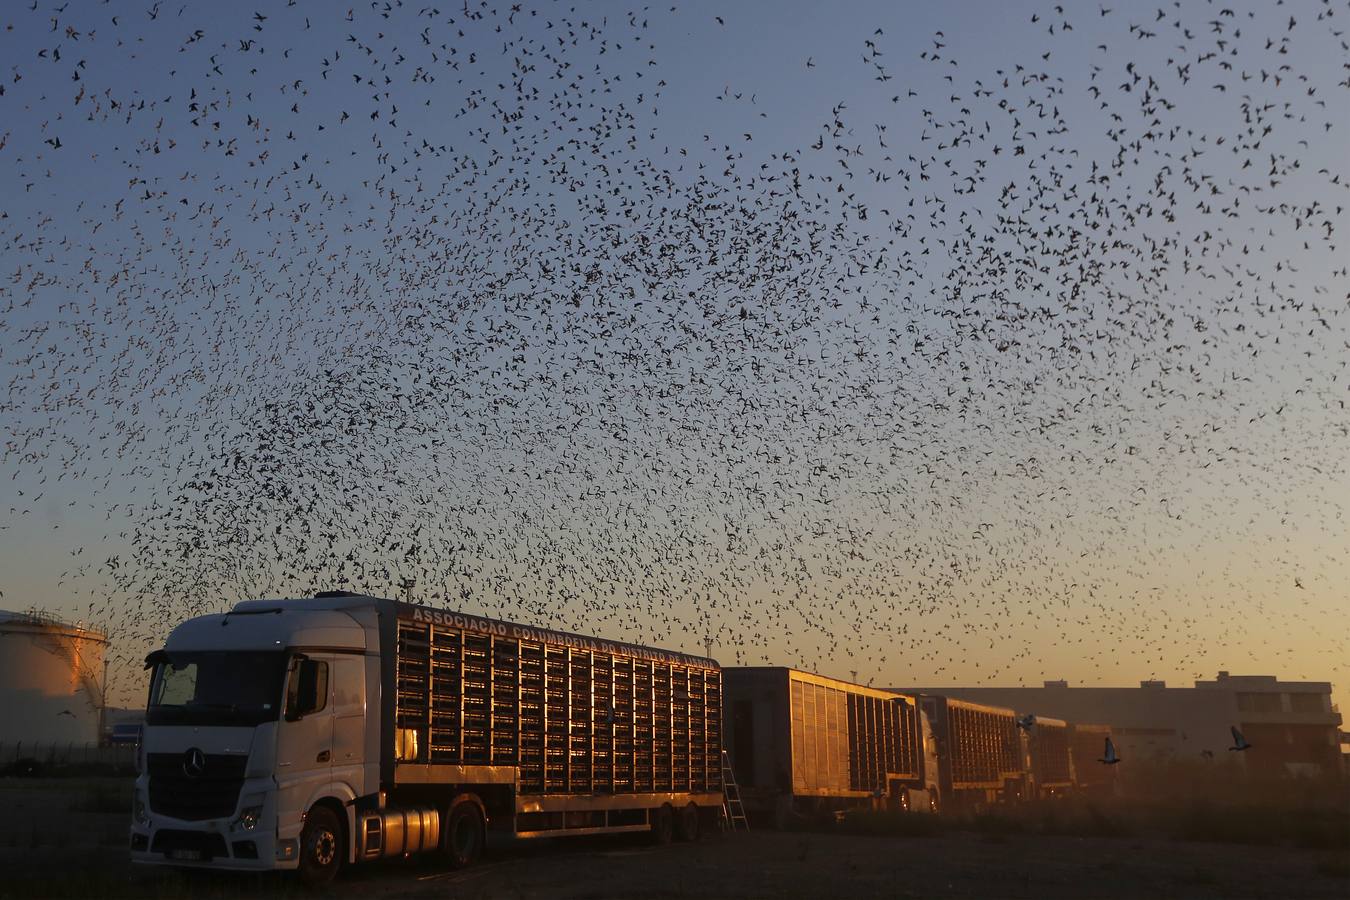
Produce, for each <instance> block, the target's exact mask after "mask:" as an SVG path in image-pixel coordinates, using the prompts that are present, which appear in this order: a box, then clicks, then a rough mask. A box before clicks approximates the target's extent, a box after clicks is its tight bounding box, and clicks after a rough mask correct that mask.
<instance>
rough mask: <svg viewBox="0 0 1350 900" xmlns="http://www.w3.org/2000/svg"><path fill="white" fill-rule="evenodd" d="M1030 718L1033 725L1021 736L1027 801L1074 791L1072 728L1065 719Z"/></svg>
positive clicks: (1024, 730)
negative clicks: (1071, 750)
mask: <svg viewBox="0 0 1350 900" xmlns="http://www.w3.org/2000/svg"><path fill="white" fill-rule="evenodd" d="M1028 719H1029V720H1030V724H1029V725H1028V727H1026V728H1024V729H1023V730H1022V735H1021V736H1022V748H1023V751H1024V753H1025V770H1026V773H1027V796H1026V798H1025V799H1033V798H1037V797H1057V796H1062V795H1064V794H1068V793H1070V792H1072V791H1073V789H1074V769H1075V760H1074V759H1073V754H1072V753H1071V752H1070V728H1071V726H1070V725H1069V723H1067V722H1065V721H1064V720H1063V719H1051V718H1047V717H1045V716H1030V717H1028Z"/></svg>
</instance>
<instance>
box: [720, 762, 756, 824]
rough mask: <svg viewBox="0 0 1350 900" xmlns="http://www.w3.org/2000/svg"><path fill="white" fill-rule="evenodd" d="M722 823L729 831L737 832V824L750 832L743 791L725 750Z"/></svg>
mask: <svg viewBox="0 0 1350 900" xmlns="http://www.w3.org/2000/svg"><path fill="white" fill-rule="evenodd" d="M722 823H723V826H724V827H725V828H726V829H727V830H728V831H735V830H736V828H737V823H739V827H741V828H743V829H744V830H746V831H749V830H750V821H749V820H748V819H747V818H746V817H745V806H744V805H743V804H742V803H741V789H740V786H739V785H737V784H736V773H735V772H734V771H733V770H732V768H731V759H730V757H728V756H727V751H725V750H723V751H722Z"/></svg>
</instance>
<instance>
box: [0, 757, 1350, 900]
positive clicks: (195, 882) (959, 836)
mask: <svg viewBox="0 0 1350 900" xmlns="http://www.w3.org/2000/svg"><path fill="white" fill-rule="evenodd" d="M5 781H9V780H5ZM90 796H91V795H90V792H89V787H88V786H87V785H85V786H83V787H80V786H76V785H69V786H65V787H64V788H63V787H62V786H57V787H56V788H52V787H51V786H48V787H46V788H44V789H42V790H35V789H33V788H32V787H28V788H23V789H19V788H16V787H15V786H14V783H13V782H10V783H9V784H3V783H0V804H3V806H4V808H5V811H6V813H7V815H5V816H3V817H0V823H3V824H0V873H3V874H2V875H0V897H3V898H8V897H16V898H18V897H94V896H98V897H194V898H198V897H199V898H233V897H249V898H265V897H283V896H286V897H298V896H305V895H306V892H305V891H303V890H301V889H300V887H299V885H298V884H297V883H296V882H295V881H294V880H293V879H290V878H285V877H280V876H275V875H268V876H240V875H229V874H223V873H222V874H217V873H190V874H183V873H179V872H176V871H173V870H167V869H143V868H139V867H132V866H131V865H130V863H129V862H128V861H127V856H126V852H125V850H124V849H123V847H124V843H123V842H124V840H125V834H126V813H124V812H119V811H116V810H114V809H112V808H111V807H113V806H115V805H116V802H117V800H118V799H120V793H114V794H100V793H99V792H98V790H97V789H95V791H94V793H93V795H92V796H93V797H94V798H95V799H94V800H90V799H89V797H90ZM25 829H27V830H25ZM1346 857H1347V854H1345V853H1343V852H1341V851H1313V850H1303V849H1295V848H1292V847H1269V846H1244V845H1237V844H1217V843H1192V842H1179V841H1170V840H1163V839H1154V838H1139V837H1123V838H1106V837H1092V838H1078V837H1071V836H1046V835H1027V834H1011V835H1003V834H976V833H969V832H945V833H942V834H938V835H934V836H930V837H908V838H901V837H864V836H857V835H844V834H831V833H800V832H797V833H777V832H755V833H752V834H735V835H725V836H719V837H715V838H710V839H707V840H704V841H700V842H699V843H697V844H674V845H671V846H669V847H651V846H648V845H647V844H646V843H645V841H644V840H642V836H619V837H594V838H573V839H559V840H552V841H516V842H501V841H499V842H497V843H496V844H495V845H494V846H491V847H490V848H489V851H488V854H487V856H486V858H485V859H484V860H483V862H482V863H481V864H479V865H478V866H476V867H474V868H471V869H467V870H463V871H453V870H450V869H448V868H446V867H445V866H444V864H442V863H440V862H439V861H437V860H435V859H426V860H414V861H409V862H402V863H391V864H381V865H375V866H369V867H359V868H354V869H352V870H350V871H348V872H347V873H345V874H344V875H343V876H342V877H340V878H339V880H338V882H337V883H336V884H335V885H333V886H332V887H331V888H330V889H328V890H325V891H324V892H323V893H322V896H330V897H357V896H360V897H363V898H370V900H374V898H405V897H406V898H418V897H428V898H430V897H473V898H493V897H504V898H522V900H524V898H535V897H538V898H548V900H559V898H576V900H583V898H584V900H600V898H628V897H644V898H722V897H765V898H769V897H772V898H783V897H839V896H849V897H923V898H927V897H958V898H977V897H978V898H984V897H991V898H1023V897H1026V898H1134V897H1140V898H1149V900H1155V898H1173V897H1178V898H1191V897H1194V898H1220V897H1222V898H1238V897H1252V898H1255V897H1264V898H1280V900H1284V898H1289V900H1296V898H1314V897H1318V898H1320V897H1326V898H1344V897H1347V896H1350V858H1346ZM310 896H312V895H310Z"/></svg>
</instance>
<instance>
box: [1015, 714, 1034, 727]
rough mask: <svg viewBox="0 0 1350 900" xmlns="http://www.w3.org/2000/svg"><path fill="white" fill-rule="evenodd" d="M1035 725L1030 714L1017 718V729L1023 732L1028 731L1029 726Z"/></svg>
mask: <svg viewBox="0 0 1350 900" xmlns="http://www.w3.org/2000/svg"><path fill="white" fill-rule="evenodd" d="M1035 724H1036V717H1035V716H1034V715H1032V714H1031V713H1027V714H1026V715H1025V716H1018V717H1017V727H1018V728H1020V729H1022V730H1023V731H1030V730H1031V726H1033V725H1035Z"/></svg>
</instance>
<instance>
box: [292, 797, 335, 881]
mask: <svg viewBox="0 0 1350 900" xmlns="http://www.w3.org/2000/svg"><path fill="white" fill-rule="evenodd" d="M341 867H342V826H341V824H339V822H338V817H337V815H336V814H334V812H333V811H332V810H331V809H329V808H328V807H326V806H316V807H314V808H313V809H311V810H310V811H309V813H308V814H307V815H306V816H305V827H304V828H303V829H302V830H301V832H300V880H301V881H303V882H304V883H305V884H307V885H309V886H310V887H322V886H323V885H326V884H328V883H329V882H331V881H332V880H333V879H334V878H335V877H337V873H338V869H340V868H341Z"/></svg>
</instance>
